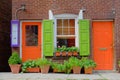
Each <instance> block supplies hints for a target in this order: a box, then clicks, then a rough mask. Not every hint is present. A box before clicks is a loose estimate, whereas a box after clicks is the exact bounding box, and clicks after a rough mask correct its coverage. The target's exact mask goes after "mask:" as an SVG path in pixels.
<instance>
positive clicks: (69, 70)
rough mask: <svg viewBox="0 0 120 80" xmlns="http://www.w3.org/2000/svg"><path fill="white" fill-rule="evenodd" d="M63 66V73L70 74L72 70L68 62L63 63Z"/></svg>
mask: <svg viewBox="0 0 120 80" xmlns="http://www.w3.org/2000/svg"><path fill="white" fill-rule="evenodd" d="M63 65H64V66H63V67H64V71H65V73H67V74H69V73H70V72H71V70H72V65H71V63H69V62H68V61H64V64H63Z"/></svg>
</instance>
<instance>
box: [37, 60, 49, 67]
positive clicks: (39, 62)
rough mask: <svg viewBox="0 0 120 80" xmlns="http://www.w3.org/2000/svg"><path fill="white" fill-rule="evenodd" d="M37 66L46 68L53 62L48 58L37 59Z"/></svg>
mask: <svg viewBox="0 0 120 80" xmlns="http://www.w3.org/2000/svg"><path fill="white" fill-rule="evenodd" d="M36 64H37V65H38V66H39V67H44V66H45V65H50V64H51V61H50V60H48V59H46V58H40V59H37V61H36Z"/></svg>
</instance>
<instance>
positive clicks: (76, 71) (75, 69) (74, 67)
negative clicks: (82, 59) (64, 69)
mask: <svg viewBox="0 0 120 80" xmlns="http://www.w3.org/2000/svg"><path fill="white" fill-rule="evenodd" d="M80 72H81V68H80V67H79V66H73V74H80Z"/></svg>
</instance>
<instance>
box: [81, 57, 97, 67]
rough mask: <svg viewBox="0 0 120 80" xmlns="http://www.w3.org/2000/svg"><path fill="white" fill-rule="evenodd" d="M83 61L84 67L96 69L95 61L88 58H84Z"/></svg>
mask: <svg viewBox="0 0 120 80" xmlns="http://www.w3.org/2000/svg"><path fill="white" fill-rule="evenodd" d="M81 61H82V63H83V66H84V67H85V68H89V67H92V68H94V67H96V63H95V62H94V61H93V60H91V59H88V58H87V57H83V58H82V59H81Z"/></svg>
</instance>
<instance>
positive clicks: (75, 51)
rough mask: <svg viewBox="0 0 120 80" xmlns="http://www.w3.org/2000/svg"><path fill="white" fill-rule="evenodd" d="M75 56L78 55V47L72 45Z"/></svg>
mask: <svg viewBox="0 0 120 80" xmlns="http://www.w3.org/2000/svg"><path fill="white" fill-rule="evenodd" d="M71 48H72V53H73V56H78V48H77V47H71Z"/></svg>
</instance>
